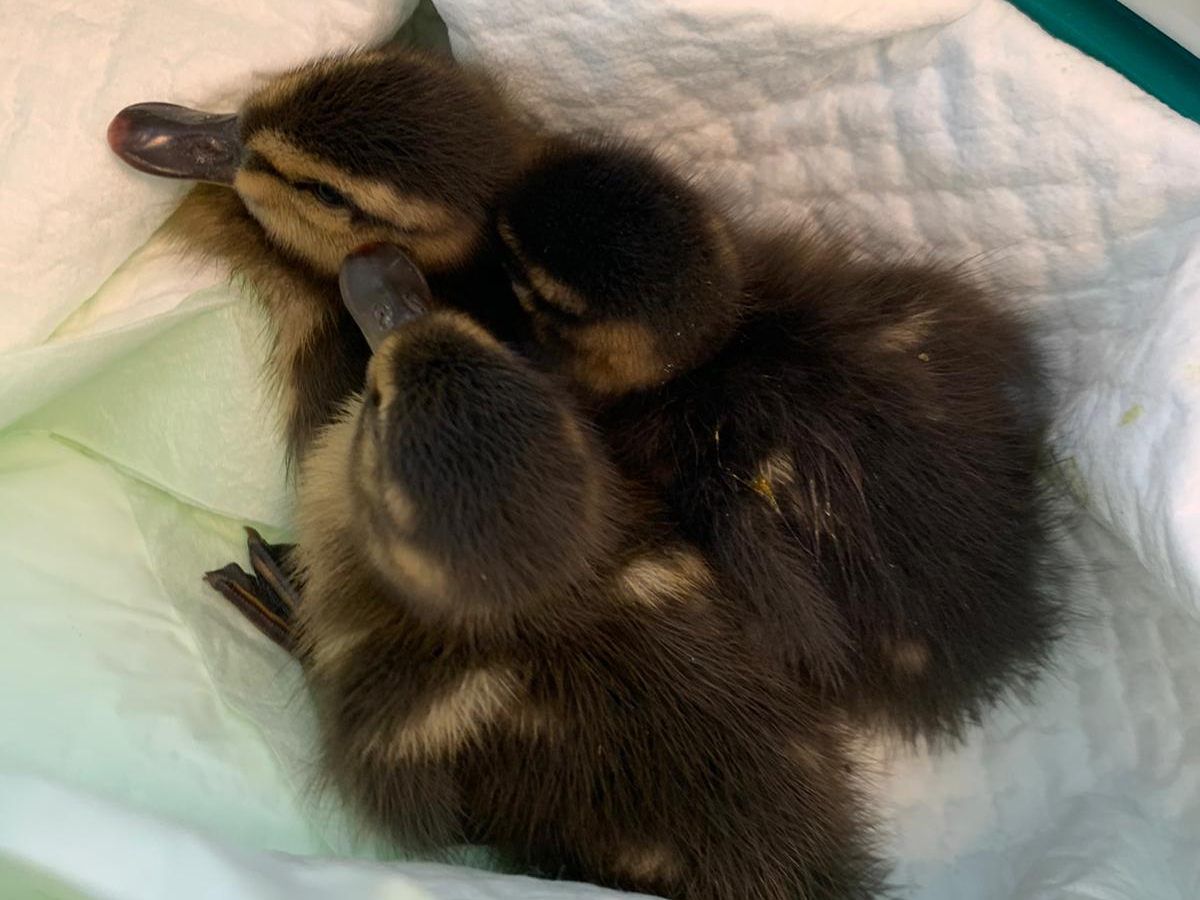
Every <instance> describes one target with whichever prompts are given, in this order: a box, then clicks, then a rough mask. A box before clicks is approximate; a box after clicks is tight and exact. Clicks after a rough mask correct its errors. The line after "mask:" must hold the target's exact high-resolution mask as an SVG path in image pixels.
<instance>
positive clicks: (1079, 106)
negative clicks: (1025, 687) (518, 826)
mask: <svg viewBox="0 0 1200 900" xmlns="http://www.w3.org/2000/svg"><path fill="white" fill-rule="evenodd" d="M0 5H2V6H4V7H6V8H4V9H2V10H0V15H2V17H3V20H4V21H5V23H6V37H10V40H6V41H5V42H4V46H3V47H2V48H0V54H3V56H4V64H3V66H2V67H0V71H2V72H3V73H4V75H3V77H0V176H2V177H0V191H2V192H3V195H2V199H3V201H4V208H5V210H6V215H5V217H4V218H3V220H2V221H0V229H3V232H4V234H3V238H2V239H0V276H3V277H0V285H2V286H3V287H0V290H3V291H5V292H6V293H7V296H6V298H5V302H4V303H2V304H0V428H2V429H4V430H3V431H0V615H3V617H4V622H5V628H4V629H0V770H3V771H4V772H5V773H6V774H4V775H3V776H2V777H0V860H3V861H4V862H2V863H0V896H3V897H7V896H10V895H12V896H38V895H39V894H37V893H35V891H42V892H43V893H44V894H45V895H47V896H63V897H67V896H88V897H96V898H101V897H102V898H106V900H114V898H115V900H132V898H141V897H161V896H172V897H189V896H220V897H229V898H235V900H237V898H242V897H274V896H280V897H282V896H288V897H292V896H296V897H304V898H310V897H311V898H318V897H321V898H324V897H331V898H332V897H344V896H364V897H367V896H378V897H384V896H387V897H398V898H406V897H410V896H411V897H426V896H433V897H446V898H473V897H474V898H516V897H529V898H532V897H545V898H551V897H555V898H583V897H586V896H593V895H594V896H599V895H600V893H601V892H599V891H594V890H592V889H590V888H584V887H578V886H572V885H556V884H539V883H534V882H531V881H529V880H526V879H512V878H507V877H503V876H498V875H492V874H487V873H476V872H470V871H468V870H465V869H451V868H445V867H431V866H427V865H419V866H418V865H415V864H408V863H393V864H389V865H387V866H381V865H379V864H378V863H374V862H368V861H363V860H359V861H353V860H343V861H340V862H329V861H321V862H318V861H314V860H313V859H312V857H314V856H315V857H322V858H328V857H334V856H336V857H348V856H354V855H358V856H365V855H370V851H369V850H368V849H366V848H364V847H362V846H360V845H358V844H355V843H354V842H353V841H352V840H351V838H350V834H349V830H350V826H349V823H348V822H347V821H346V817H345V815H344V814H343V813H342V812H341V811H340V810H339V809H338V808H337V807H336V804H331V803H328V802H324V801H320V800H318V798H315V797H313V796H312V795H311V794H310V793H309V792H308V791H307V785H308V784H309V779H310V776H311V774H312V764H313V762H312V760H313V753H312V741H313V735H312V721H311V712H310V709H309V706H308V703H307V701H306V698H305V696H304V692H303V687H302V685H301V683H300V680H299V677H298V674H297V673H296V670H295V668H294V666H292V664H291V663H290V662H289V661H288V660H287V659H286V658H285V657H284V656H283V655H282V654H281V653H279V652H278V651H276V650H275V649H274V648H273V647H271V646H269V645H268V644H266V642H265V641H263V640H262V639H261V638H259V637H258V636H257V634H256V633H254V632H253V631H252V630H251V629H249V627H248V626H246V625H244V623H242V622H240V621H239V620H238V618H237V616H236V614H234V613H233V612H232V611H231V610H229V609H227V608H225V607H224V606H223V605H222V604H221V603H220V602H219V601H217V600H215V598H214V597H213V596H212V595H211V594H210V593H209V592H208V591H207V589H206V588H205V587H204V585H203V584H202V582H201V581H200V580H199V575H200V573H201V572H203V571H204V570H205V569H208V568H213V567H214V566H219V565H222V564H224V563H225V562H227V561H229V560H231V559H241V558H243V553H244V545H243V537H242V535H241V532H240V527H241V525H242V524H244V523H253V524H256V525H258V526H260V527H262V528H264V529H265V530H266V532H267V534H268V536H269V537H271V536H278V535H280V534H282V533H283V532H284V531H285V530H286V527H287V515H288V508H289V499H288V490H287V486H286V482H285V480H284V476H283V471H282V465H281V458H282V450H281V446H280V443H279V439H278V435H277V433H276V432H275V431H274V430H273V426H272V421H273V411H272V408H271V404H270V402H269V400H268V395H267V394H266V392H265V391H264V390H263V387H262V384H261V379H260V377H259V376H260V369H261V364H262V359H263V353H264V346H265V345H264V341H263V337H262V331H263V327H264V323H263V320H262V317H261V315H260V314H259V313H258V311H257V310H256V308H255V307H254V306H253V304H252V303H251V302H250V300H249V299H248V298H246V297H243V296H242V295H241V294H240V293H238V292H237V291H235V290H233V289H231V288H228V287H225V286H223V284H222V279H221V274H220V273H219V272H215V271H212V270H211V269H208V268H204V267H200V266H198V265H196V264H195V263H194V262H192V261H190V260H185V259H183V258H182V257H180V256H179V255H177V254H176V253H175V252H174V251H171V250H169V249H167V248H166V247H164V246H163V244H162V242H161V240H160V239H158V238H156V237H152V236H151V235H152V232H153V230H154V228H155V227H156V226H157V224H158V223H160V222H161V221H162V219H163V218H164V217H165V215H166V213H167V212H168V211H169V209H170V207H171V206H172V204H173V203H174V202H175V201H176V200H177V198H178V196H179V190H180V189H179V187H178V186H176V185H172V184H169V183H166V182H161V181H155V180H153V179H149V178H146V177H144V176H141V175H138V174H137V173H134V172H131V171H129V170H127V169H124V168H123V167H121V166H120V164H119V163H117V162H116V161H115V160H114V159H112V158H111V156H110V155H109V153H108V151H107V148H106V146H105V144H104V128H105V125H106V123H107V121H108V119H109V118H110V116H111V115H112V113H114V112H115V111H116V110H117V109H118V108H120V107H121V106H123V105H125V104H126V103H129V102H134V101H137V100H144V99H165V100H173V101H176V102H183V103H189V104H196V105H204V106H210V107H211V106H214V105H226V104H229V103H232V102H233V101H234V99H235V98H236V95H237V94H238V93H239V90H244V87H245V85H246V84H248V83H249V80H250V79H251V78H253V77H255V76H256V74H257V73H261V72H263V71H271V70H275V69H278V68H280V67H282V66H284V65H287V64H289V63H291V62H294V61H297V60H299V59H302V58H304V57H305V56H308V55H310V54H312V53H314V52H316V51H319V50H325V49H335V48H338V47H342V46H348V45H351V44H354V43H358V42H368V41H371V40H375V39H378V38H380V37H382V36H384V35H385V34H387V33H388V32H389V31H390V30H391V29H393V28H394V27H395V25H396V23H397V22H398V21H399V19H400V17H401V16H402V15H403V14H404V13H406V12H407V6H406V5H403V4H401V5H396V4H389V3H384V2H383V0H342V2H339V3H335V4H321V5H317V4H311V5H310V4H289V3H283V2H279V0H272V2H268V0H242V2H238V3H232V2H224V0H210V2H207V3H204V4H194V5H184V6H180V5H176V4H172V5H171V6H169V7H168V6H166V5H162V4H155V3H152V2H150V0H106V2H103V3H88V4H84V3H80V2H70V0H54V2H50V3H46V4H42V5H41V6H39V7H37V8H36V9H34V8H33V6H31V5H27V4H17V3H13V2H2V0H0ZM401 6H404V8H401ZM438 6H439V8H440V10H441V12H442V15H443V16H444V18H445V19H446V21H447V24H448V26H449V27H450V32H451V37H452V39H453V42H454V44H455V49H456V51H457V52H458V53H459V54H460V55H461V56H464V57H467V56H470V57H480V58H484V59H486V60H489V61H491V62H493V63H494V64H495V65H496V66H497V67H498V68H499V69H500V70H501V71H503V72H504V73H505V75H506V77H507V78H508V80H509V81H510V82H512V83H513V86H514V87H515V88H516V89H517V90H519V91H520V92H521V93H522V94H523V95H524V96H526V97H527V98H529V99H530V101H531V102H532V103H533V105H534V106H535V107H536V108H537V109H538V111H539V112H540V113H542V114H543V115H544V116H545V117H546V118H547V120H549V121H550V122H551V123H553V124H554V125H556V126H558V127H564V128H569V127H576V126H588V127H591V126H596V125H603V126H607V127H612V128H616V129H619V130H621V131H624V132H627V133H630V134H634V135H637V136H640V137H642V138H645V139H647V140H649V141H651V142H652V143H654V144H655V145H657V146H659V147H661V148H662V149H663V150H664V151H666V152H669V153H670V154H672V155H673V156H675V157H677V158H679V159H681V160H683V161H684V162H685V163H686V164H687V165H688V166H689V167H691V168H693V169H695V170H696V171H698V172H700V173H701V174H702V175H704V176H705V177H707V178H709V179H710V180H711V181H712V182H713V183H714V184H717V185H719V186H720V187H721V188H722V189H723V190H725V191H726V192H727V193H728V194H729V195H730V196H732V197H733V198H735V200H737V201H738V202H740V203H741V204H742V205H743V206H744V207H745V208H746V209H747V210H749V211H751V212H754V213H756V214H760V215H763V216H810V217H815V218H817V219H818V220H821V219H827V220H829V221H836V222H838V223H840V224H844V225H850V226H851V227H854V228H856V229H859V230H862V231H863V232H865V233H867V234H870V235H872V236H873V239H874V240H876V241H878V242H879V243H881V244H883V245H887V246H895V247H905V246H912V245H914V244H916V245H924V246H931V247H933V248H934V249H935V250H937V251H938V252H939V253H941V254H942V255H944V256H946V257H949V258H964V257H969V258H972V259H975V260H977V261H978V262H979V264H980V265H984V266H986V267H988V268H990V269H992V270H993V271H995V272H996V273H997V274H998V275H1001V276H1003V277H1004V278H1006V279H1007V280H1008V281H1009V282H1010V283H1011V284H1012V285H1013V286H1014V292H1015V293H1016V294H1018V295H1019V296H1020V297H1021V298H1022V299H1026V300H1028V301H1030V302H1032V303H1033V305H1034V307H1035V308H1036V310H1037V311H1038V313H1039V315H1040V319H1041V323H1042V324H1043V326H1044V329H1045V333H1046V335H1047V340H1048V342H1049V343H1050V344H1051V346H1053V348H1054V349H1055V351H1056V355H1057V357H1058V358H1059V359H1060V361H1061V364H1062V365H1061V371H1060V375H1059V378H1058V381H1057V387H1058V388H1059V391H1060V395H1061V404H1060V407H1059V413H1058V417H1057V429H1056V439H1057V443H1058V450H1059V452H1060V454H1061V455H1062V457H1063V458H1064V460H1065V462H1064V466H1063V473H1064V475H1065V477H1066V478H1067V480H1068V481H1069V483H1070V484H1071V486H1072V488H1073V490H1074V492H1075V494H1076V495H1077V497H1078V499H1079V500H1080V502H1081V503H1082V504H1084V505H1085V506H1086V508H1087V510H1088V512H1089V521H1088V522H1087V523H1086V524H1085V525H1083V526H1081V528H1080V531H1079V533H1078V534H1076V535H1075V542H1076V544H1077V545H1078V547H1079V548H1080V550H1081V552H1083V553H1084V554H1085V555H1086V556H1087V558H1088V559H1089V560H1090V562H1091V565H1090V566H1089V568H1088V571H1087V572H1086V573H1085V575H1084V576H1081V579H1080V583H1079V585H1078V586H1077V591H1078V594H1079V603H1080V606H1081V608H1082V609H1083V611H1084V612H1086V613H1088V614H1089V616H1090V620H1089V622H1088V623H1087V625H1086V627H1085V628H1084V629H1083V630H1082V632H1081V634H1080V635H1079V637H1078V639H1077V640H1076V641H1075V642H1074V644H1073V645H1072V646H1071V647H1070V648H1068V650H1067V651H1066V652H1065V653H1064V655H1063V661H1062V666H1061V670H1060V673H1059V674H1058V675H1057V676H1056V677H1055V678H1053V679H1051V680H1049V681H1047V683H1046V684H1045V686H1044V688H1043V689H1042V690H1041V692H1040V694H1039V697H1038V698H1037V703H1036V704H1035V705H1031V706H1019V707H1014V708H1011V709H1002V710H998V711H997V713H996V715H995V716H994V717H992V719H991V720H990V721H989V722H988V723H987V725H986V726H985V727H984V728H982V729H980V730H979V731H978V732H976V733H975V734H973V735H972V737H971V740H970V741H969V742H968V744H967V746H965V747H964V748H962V749H961V750H959V751H957V752H954V753H949V754H942V755H939V756H934V757H930V756H925V755H921V754H913V753H907V752H899V751H887V752H883V751H880V754H879V757H878V761H879V763H880V766H881V770H882V775H881V778H880V784H879V790H878V799H879V803H880V806H881V808H882V809H883V811H884V812H885V814H886V817H887V821H888V822H889V827H890V839H889V842H890V849H891V852H892V854H893V856H894V857H895V858H896V859H897V860H898V864H897V868H896V876H895V877H896V880H897V882H898V883H899V884H900V885H901V893H902V895H903V896H906V897H912V898H921V900H968V898H982V900H1050V898H1063V897H1066V898H1071V897H1077V898H1081V900H1082V898H1090V900H1135V898H1136V900H1141V898H1153V900H1159V898H1164V900H1174V898H1179V900H1184V898H1192V897H1195V896H1200V862H1198V861H1200V692H1198V691H1197V689H1196V684H1197V680H1198V678H1200V621H1198V619H1200V604H1198V600H1200V522H1198V521H1197V519H1198V518H1200V480H1198V479H1200V476H1198V475H1197V474H1196V469H1197V467H1196V465H1195V462H1196V461H1197V459H1198V456H1197V436H1198V434H1200V431H1198V429H1200V327H1198V325H1200V322H1198V319H1200V241H1198V239H1197V233H1198V230H1200V165H1198V164H1197V160H1200V129H1197V127H1196V126H1195V125H1193V124H1192V123H1190V122H1187V121H1185V120H1183V119H1181V118H1180V117H1178V116H1176V115H1174V114H1173V113H1171V112H1170V111H1169V110H1167V109H1166V108H1164V107H1163V106H1162V105H1160V104H1159V103H1158V102H1156V101H1154V100H1153V99H1151V98H1149V97H1147V96H1146V95H1145V94H1144V93H1142V92H1141V91H1139V90H1138V89H1137V88H1135V87H1133V86H1132V85H1130V84H1129V83H1128V82H1126V81H1124V80H1123V79H1122V78H1121V77H1119V76H1118V75H1116V74H1114V73H1113V72H1111V71H1109V70H1108V69H1106V68H1104V67H1103V66H1101V65H1099V64H1097V63H1095V62H1094V61H1092V60H1089V59H1087V58H1085V57H1084V56H1082V55H1081V54H1079V53H1078V52H1076V51H1075V50H1073V49H1071V48H1070V47H1067V46H1065V45H1063V44H1061V43H1058V42H1056V41H1054V40H1053V39H1051V38H1049V37H1048V36H1047V35H1045V34H1044V33H1043V32H1041V31H1040V30H1039V29H1038V28H1037V27H1036V26H1034V25H1033V24H1032V23H1030V22H1029V21H1028V20H1027V19H1025V18H1024V17H1022V16H1021V15H1020V14H1019V13H1017V12H1016V11H1014V10H1013V9H1012V8H1011V7H1009V6H1007V5H1006V4H1005V3H1003V2H1001V0H886V2H885V0H874V2H866V0H848V2H842V3H837V4H816V3H811V4H810V3H796V2H790V0H653V2H652V0H571V2H569V3H562V2H558V0H507V2H505V3H495V2H492V0H440V2H439V3H438ZM268 851H284V852H285V853H286V854H295V855H281V854H279V853H271V852H268ZM9 884H11V885H18V886H19V889H18V888H14V890H16V891H17V892H16V893H11V892H10V893H6V890H7V888H6V885H9ZM210 888H211V890H209V889H210ZM55 891H57V893H55ZM188 891H191V892H192V893H188ZM72 892H74V893H72Z"/></svg>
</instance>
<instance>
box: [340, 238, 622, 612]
mask: <svg viewBox="0 0 1200 900" xmlns="http://www.w3.org/2000/svg"><path fill="white" fill-rule="evenodd" d="M387 258H388V249H387V248H381V249H371V250H368V251H365V252H364V253H362V254H357V255H355V256H352V257H351V258H349V259H348V260H347V263H346V267H347V269H350V268H353V267H355V266H358V267H359V268H360V269H365V270H368V271H367V272H366V275H365V276H362V275H361V273H360V276H361V277H349V278H348V277H346V275H345V274H344V275H343V278H342V289H343V294H344V295H345V299H346V302H347V305H348V306H350V307H351V308H352V309H354V308H356V307H359V306H360V304H359V303H357V302H356V300H355V298H354V297H352V296H350V295H351V294H352V293H353V291H354V289H355V285H356V284H361V285H366V286H367V288H368V289H370V288H371V286H372V285H376V286H377V285H379V284H380V283H381V282H380V281H379V280H378V279H373V278H372V277H370V272H369V269H370V268H371V267H372V266H378V265H380V264H381V261H382V262H384V263H386V262H387ZM389 271H396V269H395V268H394V267H390V268H389ZM414 309H415V307H414V305H413V304H412V302H411V300H410V301H406V302H405V303H404V304H403V310H404V311H403V312H401V314H400V315H398V316H395V317H394V318H403V319H405V320H406V321H404V322H403V324H401V325H400V327H398V328H396V329H395V330H393V331H392V332H391V333H390V334H388V335H387V337H386V338H385V339H383V340H382V342H380V343H379V344H378V349H377V350H376V352H375V354H374V356H373V357H372V359H371V362H370V365H369V367H368V372H367V380H366V388H365V391H364V394H363V398H362V401H361V407H360V409H359V410H358V412H357V413H356V415H355V418H354V420H353V422H352V425H351V427H352V428H353V437H352V439H351V441H350V443H349V453H348V454H346V457H345V462H346V469H345V473H344V478H346V479H348V481H349V492H348V493H349V496H350V499H351V509H352V516H353V518H354V519H355V521H356V523H357V527H356V531H357V533H358V534H359V535H360V536H361V541H362V547H363V550H364V551H365V553H364V556H365V557H366V558H367V559H368V560H369V562H370V564H371V565H372V567H373V569H374V570H375V572H376V573H377V575H378V576H379V577H380V579H381V580H383V581H384V582H385V583H387V584H389V585H390V586H392V587H393V588H394V589H395V590H396V591H397V592H398V593H399V594H400V595H401V596H403V597H405V598H406V600H407V601H408V602H409V604H410V605H412V606H414V607H415V608H416V609H417V610H418V611H420V612H424V613H426V614H427V615H428V616H430V617H437V618H443V617H445V618H450V619H457V620H463V619H479V618H480V617H482V618H483V619H485V620H493V621H494V620H500V619H503V618H505V617H506V616H511V615H512V614H513V613H520V612H528V611H531V610H533V609H536V608H538V607H539V606H540V605H542V604H544V603H546V602H548V601H549V602H554V601H557V600H561V599H562V598H564V597H566V596H570V595H571V591H572V588H571V586H572V585H577V584H579V583H580V582H581V580H586V579H587V578H588V577H589V575H590V573H591V572H593V571H594V570H595V569H596V568H597V567H598V565H599V563H600V561H601V560H602V559H604V558H606V556H607V555H608V554H609V553H610V550H611V545H612V543H613V541H614V536H615V528H614V525H613V523H612V519H613V517H612V516H611V515H610V514H609V513H608V511H607V510H608V506H609V503H610V496H611V493H612V490H613V485H612V483H611V478H612V475H611V472H610V470H609V468H608V467H607V465H606V462H605V459H604V457H603V454H602V453H600V451H599V450H598V447H597V442H596V438H595V437H594V436H593V435H591V434H590V433H588V432H587V431H586V430H585V426H584V425H582V424H581V422H580V420H579V419H578V418H577V417H576V416H575V415H574V414H573V413H572V411H571V410H570V408H569V406H568V401H567V400H566V395H565V393H563V392H561V391H559V390H556V389H555V386H554V385H553V383H552V382H551V381H550V379H549V377H548V376H547V375H546V374H544V373H542V372H540V371H538V370H536V369H534V368H533V367H531V366H530V365H528V363H527V362H526V361H525V360H524V359H522V358H520V357H518V356H517V355H515V354H514V353H513V352H512V351H510V350H509V349H508V348H506V347H504V346H502V345H501V344H500V343H498V342H497V341H496V340H495V338H493V337H492V336H491V335H490V334H489V333H488V332H487V331H485V330H484V329H482V328H481V327H480V326H478V325H477V324H475V323H474V322H473V321H472V320H471V319H470V318H468V317H466V316H464V315H462V314H460V313H456V312H450V311H437V312H431V313H421V312H419V311H418V312H414Z"/></svg>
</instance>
